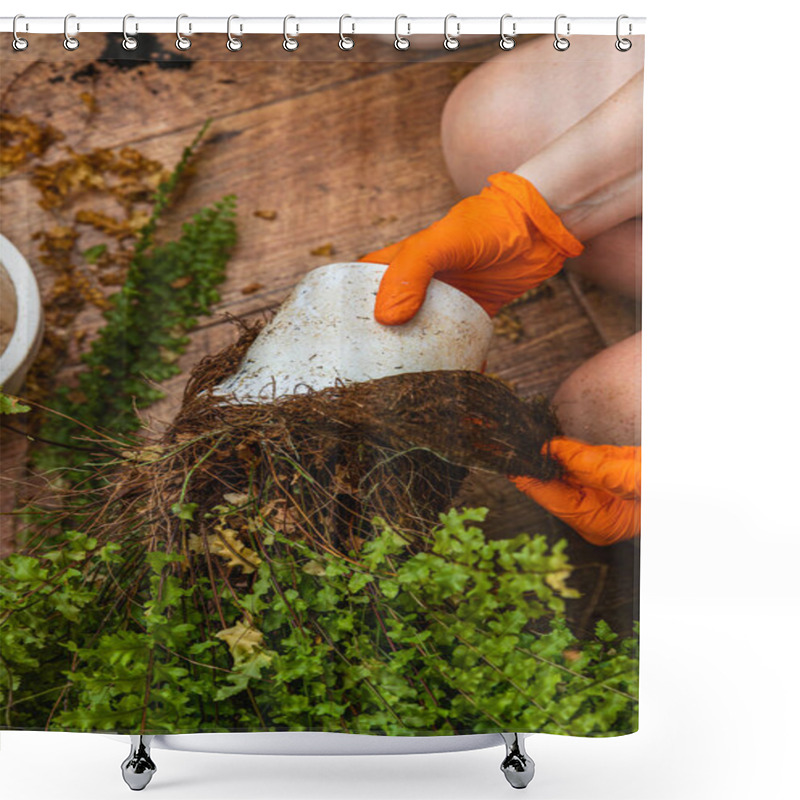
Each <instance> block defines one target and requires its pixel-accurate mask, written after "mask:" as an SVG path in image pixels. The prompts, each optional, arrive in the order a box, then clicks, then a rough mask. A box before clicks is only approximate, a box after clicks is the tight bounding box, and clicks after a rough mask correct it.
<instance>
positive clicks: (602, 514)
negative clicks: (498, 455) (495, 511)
mask: <svg viewBox="0 0 800 800" xmlns="http://www.w3.org/2000/svg"><path fill="white" fill-rule="evenodd" d="M548 446H549V447H550V453H551V454H552V455H553V456H555V457H556V458H557V459H558V460H559V461H560V462H561V464H562V465H563V467H564V477H563V478H561V479H560V480H552V481H540V480H537V479H536V478H527V477H512V478H511V481H512V482H513V483H514V484H515V485H516V487H517V488H518V489H520V490H522V491H523V492H524V493H525V494H527V495H528V497H531V498H533V499H534V500H535V501H536V502H537V503H538V504H539V505H540V506H542V507H543V508H546V509H547V510H548V511H549V512H550V513H551V514H554V515H555V516H556V517H558V518H559V519H560V520H562V521H563V522H566V523H567V525H569V526H570V527H571V528H573V529H574V530H575V531H577V532H578V533H579V534H580V535H581V536H582V537H583V538H584V539H586V541H588V542H591V543H592V544H596V545H606V544H614V543H615V542H619V541H622V540H623V539H631V538H633V537H634V536H638V534H639V531H640V527H641V516H640V515H641V509H640V497H641V469H642V451H641V448H640V447H615V446H613V445H590V444H585V443H584V442H580V441H578V440H577V439H569V438H567V437H565V436H558V437H556V438H554V439H551V440H550V442H548V444H546V445H545V447H548Z"/></svg>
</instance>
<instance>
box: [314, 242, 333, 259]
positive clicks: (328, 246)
mask: <svg viewBox="0 0 800 800" xmlns="http://www.w3.org/2000/svg"><path fill="white" fill-rule="evenodd" d="M309 252H310V253H311V255H312V256H332V255H333V254H334V253H335V252H336V249H335V248H334V246H333V243H332V242H325V244H321V245H320V246H319V247H315V248H314V249H313V250H310V251H309Z"/></svg>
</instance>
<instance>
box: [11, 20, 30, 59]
mask: <svg viewBox="0 0 800 800" xmlns="http://www.w3.org/2000/svg"><path fill="white" fill-rule="evenodd" d="M18 19H25V15H24V14H17V15H16V16H15V17H14V21H13V22H12V23H11V33H12V34H13V35H14V41H12V42H11V46H12V47H13V48H14V49H15V50H16V51H17V52H18V53H19V52H21V51H22V50H25V48H26V47H27V46H28V40H27V39H21V38H20V37H19V35H18V34H17V20H18ZM26 28H27V25H26Z"/></svg>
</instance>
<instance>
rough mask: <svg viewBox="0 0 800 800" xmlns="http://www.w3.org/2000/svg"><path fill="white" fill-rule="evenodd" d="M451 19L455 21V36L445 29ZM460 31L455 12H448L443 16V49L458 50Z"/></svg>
mask: <svg viewBox="0 0 800 800" xmlns="http://www.w3.org/2000/svg"><path fill="white" fill-rule="evenodd" d="M451 19H454V20H455V21H456V33H455V36H454V35H453V34H452V33H449V32H448V30H447V23H448V22H450V20H451ZM460 32H461V23H460V22H459V21H458V17H457V16H456V15H455V14H448V15H447V16H446V17H445V18H444V49H445V50H458V47H459V45H460V44H461V42H459V41H458V35H459V33H460Z"/></svg>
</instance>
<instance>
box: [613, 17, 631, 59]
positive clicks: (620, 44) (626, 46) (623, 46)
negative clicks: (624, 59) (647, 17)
mask: <svg viewBox="0 0 800 800" xmlns="http://www.w3.org/2000/svg"><path fill="white" fill-rule="evenodd" d="M623 19H628V15H627V14H620V15H619V16H618V17H617V41H616V42H615V43H614V47H616V48H617V50H619V51H620V53H627V52H628V50H630V49H631V47H633V42H631V40H630V39H620V36H619V23H620V22H621V21H622V20H623ZM632 30H633V29H632V27H631V24H630V22H629V23H628V35H629V36H630V34H631V31H632Z"/></svg>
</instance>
